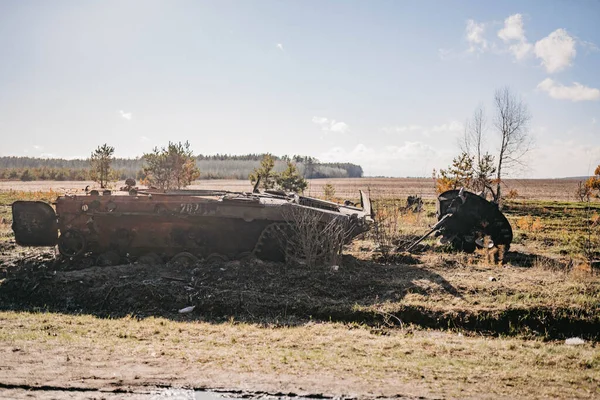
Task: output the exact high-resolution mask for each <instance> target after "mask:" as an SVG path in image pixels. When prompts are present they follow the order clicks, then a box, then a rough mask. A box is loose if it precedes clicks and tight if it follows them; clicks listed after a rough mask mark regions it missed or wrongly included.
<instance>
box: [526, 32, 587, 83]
mask: <svg viewBox="0 0 600 400" xmlns="http://www.w3.org/2000/svg"><path fill="white" fill-rule="evenodd" d="M576 54H577V51H576V50H575V39H573V37H571V36H570V35H569V34H568V33H567V31H565V30H564V29H557V30H555V31H554V32H552V33H551V34H549V35H548V36H546V37H545V38H543V39H541V40H539V41H537V42H536V44H535V56H536V57H537V58H540V59H541V60H542V65H543V66H544V67H545V68H546V71H548V72H549V73H553V72H558V71H561V70H563V69H565V68H567V67H568V66H570V65H571V64H572V60H573V58H575V55H576Z"/></svg>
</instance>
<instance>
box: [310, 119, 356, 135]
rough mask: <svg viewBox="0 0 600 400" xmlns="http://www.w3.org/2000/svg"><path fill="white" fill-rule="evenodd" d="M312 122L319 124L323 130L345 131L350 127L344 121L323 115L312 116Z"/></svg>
mask: <svg viewBox="0 0 600 400" xmlns="http://www.w3.org/2000/svg"><path fill="white" fill-rule="evenodd" d="M312 122H313V123H315V124H317V125H319V126H320V127H321V130H323V132H334V133H346V132H347V131H348V130H349V129H350V127H349V126H348V124H346V123H345V122H342V121H336V120H335V119H329V118H325V117H313V118H312Z"/></svg>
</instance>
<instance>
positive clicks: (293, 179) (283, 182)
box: [275, 161, 308, 193]
mask: <svg viewBox="0 0 600 400" xmlns="http://www.w3.org/2000/svg"><path fill="white" fill-rule="evenodd" d="M275 182H276V183H277V186H279V187H280V188H281V189H282V190H283V191H285V192H294V193H301V192H304V189H306V187H307V186H308V182H307V181H306V179H304V178H303V177H302V176H301V175H300V173H299V172H298V169H297V168H296V164H294V163H293V162H291V161H288V162H287V168H286V169H285V170H284V171H283V172H281V173H280V174H276V175H275Z"/></svg>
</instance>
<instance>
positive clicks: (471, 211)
mask: <svg viewBox="0 0 600 400" xmlns="http://www.w3.org/2000/svg"><path fill="white" fill-rule="evenodd" d="M436 215H437V218H438V222H437V223H436V224H435V225H434V226H433V227H432V228H431V230H430V231H429V232H427V233H426V234H425V235H424V236H423V237H421V238H420V239H419V240H417V241H415V242H414V243H412V244H411V245H410V246H409V247H408V248H407V249H406V250H408V251H410V250H411V249H413V248H414V247H415V246H416V245H417V244H419V243H420V242H421V241H422V240H424V239H425V238H426V237H428V236H429V235H431V234H432V233H434V232H435V236H439V237H440V242H441V243H442V244H446V243H448V244H450V245H451V246H452V247H453V248H454V249H455V250H459V251H464V252H467V253H472V252H474V251H475V250H476V249H477V248H488V249H491V248H493V247H501V246H502V247H503V249H504V250H505V251H508V249H509V247H510V243H511V242H512V239H513V232H512V228H511V226H510V223H509V222H508V220H507V219H506V217H505V216H504V214H502V212H501V211H500V210H499V209H498V206H497V205H496V204H495V203H492V202H489V201H487V200H486V199H485V198H483V197H481V196H479V195H477V194H475V193H471V192H468V191H466V190H464V189H460V190H449V191H447V192H444V193H442V194H440V195H439V196H438V198H437V212H436Z"/></svg>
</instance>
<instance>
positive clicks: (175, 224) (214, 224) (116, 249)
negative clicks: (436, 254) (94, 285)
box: [12, 185, 373, 265]
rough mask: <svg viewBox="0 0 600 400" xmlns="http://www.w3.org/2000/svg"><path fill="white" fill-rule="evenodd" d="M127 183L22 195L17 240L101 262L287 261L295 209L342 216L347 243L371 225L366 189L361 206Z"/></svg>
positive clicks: (322, 219) (325, 217) (324, 217)
mask: <svg viewBox="0 0 600 400" xmlns="http://www.w3.org/2000/svg"><path fill="white" fill-rule="evenodd" d="M129 186H132V185H129ZM128 189H130V190H129V193H128V194H129V195H121V194H116V193H112V192H111V191H109V190H104V191H102V192H98V191H96V190H92V191H90V192H89V194H88V193H87V192H86V194H85V195H64V196H59V197H58V198H57V199H56V201H55V202H54V203H53V205H54V207H52V205H50V204H48V203H45V202H41V201H16V202H14V203H13V205H12V212H13V226H12V228H13V231H14V233H15V241H16V242H17V244H19V245H22V246H55V245H58V250H59V252H60V254H61V255H62V256H64V257H68V258H77V257H80V256H83V255H86V254H91V255H95V256H98V259H99V260H101V261H98V262H99V263H100V264H101V265H114V264H116V263H118V262H119V261H120V260H121V259H122V258H123V257H126V258H127V259H129V260H132V259H133V260H136V259H137V260H138V262H140V263H141V262H144V263H158V262H162V261H164V260H171V262H174V261H180V262H183V263H184V264H190V263H195V262H196V261H197V260H198V259H199V258H203V259H210V258H217V259H221V260H224V261H226V260H229V259H239V258H243V257H246V256H250V255H254V256H256V257H258V258H261V259H264V260H274V261H283V260H284V259H285V251H284V249H283V247H285V245H284V244H282V243H281V237H280V236H281V233H282V226H283V227H284V228H285V226H287V225H289V224H290V223H292V222H293V221H292V222H291V221H290V219H289V217H288V216H289V213H290V210H291V211H294V210H296V211H298V210H299V211H301V212H306V213H309V214H310V215H313V216H314V217H315V218H317V219H318V223H319V224H327V223H331V222H332V221H333V222H336V223H337V221H339V222H340V223H344V226H345V236H344V238H343V239H344V241H345V242H349V241H351V240H352V239H353V238H355V237H356V236H357V235H359V234H361V233H363V232H366V231H367V230H369V228H370V226H371V225H372V224H373V211H372V208H371V202H370V200H369V198H368V196H367V195H365V194H364V193H363V192H362V191H361V192H360V201H361V202H360V205H355V204H354V203H351V202H346V203H345V204H344V205H342V204H337V203H333V202H328V201H324V200H320V199H316V198H311V197H305V196H299V195H296V194H289V193H284V192H281V191H273V190H266V191H264V192H261V193H245V192H229V191H218V190H179V191H170V192H164V191H162V192H161V191H158V190H136V189H137V188H133V187H128ZM55 210H56V211H55ZM278 236H279V237H278Z"/></svg>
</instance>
